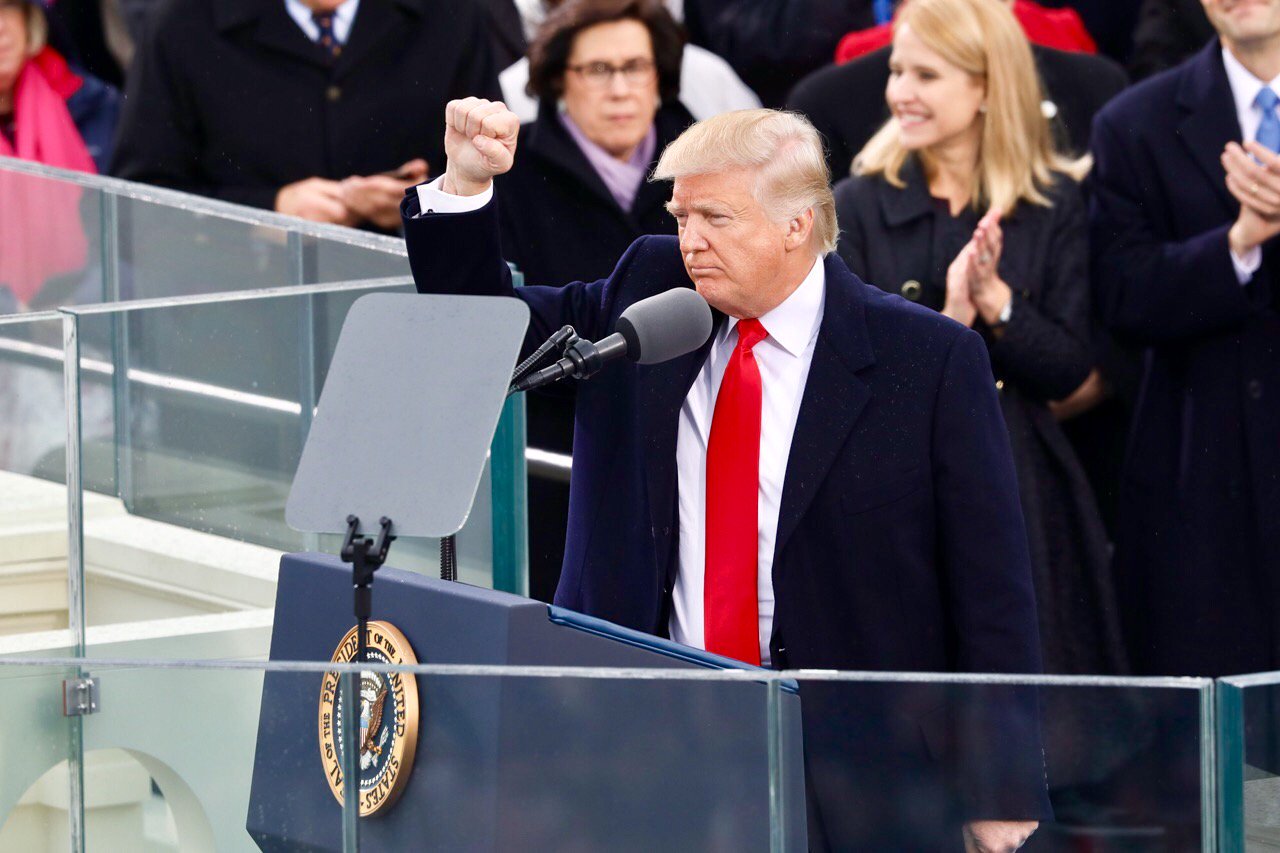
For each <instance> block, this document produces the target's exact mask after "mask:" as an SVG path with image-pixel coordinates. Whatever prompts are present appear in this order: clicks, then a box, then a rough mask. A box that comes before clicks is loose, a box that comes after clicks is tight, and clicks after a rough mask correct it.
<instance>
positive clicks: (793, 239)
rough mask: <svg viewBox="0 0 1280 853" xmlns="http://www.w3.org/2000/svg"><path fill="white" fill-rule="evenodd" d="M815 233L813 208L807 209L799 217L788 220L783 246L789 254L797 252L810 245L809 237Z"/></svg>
mask: <svg viewBox="0 0 1280 853" xmlns="http://www.w3.org/2000/svg"><path fill="white" fill-rule="evenodd" d="M812 233H813V208H811V207H810V208H806V209H805V210H804V212H802V213H801V214H800V215H799V216H793V217H792V218H791V219H789V220H787V233H786V236H785V237H784V238H783V245H785V246H786V249H787V251H788V252H791V251H795V250H796V249H799V248H802V247H804V246H807V245H808V244H809V236H810V235H811V234H812Z"/></svg>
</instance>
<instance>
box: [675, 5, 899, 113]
mask: <svg viewBox="0 0 1280 853" xmlns="http://www.w3.org/2000/svg"><path fill="white" fill-rule="evenodd" d="M682 2H683V6H684V25H685V27H687V28H688V31H689V40H690V41H692V42H693V43H694V44H696V45H699V46H701V47H705V48H707V49H708V50H710V51H713V52H714V53H716V54H717V55H719V56H721V57H723V58H724V59H726V60H728V62H729V64H730V65H731V66H733V70H734V71H736V72H737V73H738V76H739V77H741V78H742V80H743V82H745V83H746V84H747V85H748V86H750V87H751V88H752V90H753V91H754V92H755V93H756V95H758V96H759V98H760V101H761V103H763V104H764V105H765V106H766V107H780V106H782V105H783V104H784V103H786V100H787V94H788V93H789V92H790V91H791V87H792V86H794V85H795V84H796V81H798V80H800V79H801V78H802V77H804V76H805V75H806V74H809V73H810V72H812V71H816V70H817V69H819V68H822V67H823V66H824V65H828V64H830V62H831V58H832V57H833V56H834V55H835V50H836V44H837V43H838V42H839V41H840V38H841V36H843V35H844V34H845V33H847V32H849V31H850V30H855V29H861V28H863V27H870V26H872V25H873V24H876V23H880V22H881V21H880V20H879V19H878V18H877V14H876V6H877V5H881V4H879V3H877V2H876V0H682ZM882 5H884V6H885V7H886V8H891V4H888V3H884V4H882Z"/></svg>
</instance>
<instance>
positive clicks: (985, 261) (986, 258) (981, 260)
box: [978, 252, 991, 264]
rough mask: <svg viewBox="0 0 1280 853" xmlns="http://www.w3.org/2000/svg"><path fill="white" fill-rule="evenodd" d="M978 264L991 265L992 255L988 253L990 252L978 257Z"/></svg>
mask: <svg viewBox="0 0 1280 853" xmlns="http://www.w3.org/2000/svg"><path fill="white" fill-rule="evenodd" d="M978 263H980V264H989V263H991V255H990V253H988V252H983V253H982V254H981V255H978Z"/></svg>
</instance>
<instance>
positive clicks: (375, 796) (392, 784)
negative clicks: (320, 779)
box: [320, 622, 418, 817]
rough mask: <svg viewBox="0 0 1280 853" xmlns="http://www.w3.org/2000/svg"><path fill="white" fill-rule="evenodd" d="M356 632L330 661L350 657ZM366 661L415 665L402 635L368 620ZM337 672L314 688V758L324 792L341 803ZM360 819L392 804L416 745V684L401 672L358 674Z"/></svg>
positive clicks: (340, 702) (405, 781) (406, 775)
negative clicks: (317, 726)
mask: <svg viewBox="0 0 1280 853" xmlns="http://www.w3.org/2000/svg"><path fill="white" fill-rule="evenodd" d="M357 630H358V629H357V628H352V629H351V630H350V631H348V632H347V634H346V636H345V637H343V638H342V642H341V643H339V644H338V648H337V649H335V650H334V652H333V658H332V660H333V661H334V662H335V663H349V662H350V661H352V660H354V659H355V657H356V650H357V648H358V645H359V639H358V638H357V637H356V632H357ZM368 650H369V661H370V662H372V663H396V664H415V663H417V662H418V659H417V658H416V657H415V656H414V654H413V649H412V648H411V647H410V646H409V641H408V640H406V639H405V636H404V634H401V633H400V632H399V631H398V630H396V628H395V626H394V625H390V624H388V623H386V622H370V623H369V631H368ZM340 683H341V679H340V678H339V675H338V673H336V672H326V673H325V675H324V681H323V682H322V684H321V686H320V760H321V761H322V762H323V763H324V772H325V777H326V778H327V779H328V780H329V790H331V791H333V795H334V796H335V797H337V799H338V802H339V803H341V802H342V799H343V787H344V786H343V778H342V757H341V756H342V744H343V728H342V719H343V714H344V713H345V709H344V708H343V704H344V702H343V698H344V697H343V695H342V693H341V692H340V691H339V689H338V687H339V684H340ZM359 714H360V725H359V728H358V730H357V731H358V732H359V734H358V739H357V742H358V743H359V746H360V816H361V817H368V816H369V815H373V814H378V813H379V812H382V811H385V810H387V809H389V808H390V807H391V805H392V804H393V803H395V801H396V799H397V798H398V797H399V796H400V794H401V792H402V791H403V790H404V787H405V785H406V784H408V782H409V774H410V772H412V770H413V756H414V753H415V752H416V751H417V747H418V682H417V679H416V678H414V676H413V674H412V673H407V672H392V673H383V672H361V673H360V710H359Z"/></svg>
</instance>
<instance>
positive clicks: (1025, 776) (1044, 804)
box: [932, 330, 1052, 820]
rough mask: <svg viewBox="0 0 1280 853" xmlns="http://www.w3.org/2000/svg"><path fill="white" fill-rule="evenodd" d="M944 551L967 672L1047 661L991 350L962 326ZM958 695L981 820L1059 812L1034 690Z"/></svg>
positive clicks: (944, 391)
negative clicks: (1052, 799)
mask: <svg viewBox="0 0 1280 853" xmlns="http://www.w3.org/2000/svg"><path fill="white" fill-rule="evenodd" d="M932 455H933V466H934V490H935V495H936V512H937V517H938V537H939V542H938V553H939V560H940V563H941V566H942V575H943V583H944V590H945V594H946V596H947V600H948V602H949V611H950V614H951V622H952V624H953V630H954V632H955V637H956V642H957V647H958V651H957V660H956V662H955V669H957V670H958V671H960V672H980V673H1029V674H1036V673H1039V672H1040V670H1041V662H1040V637H1039V629H1038V627H1037V619H1036V603H1035V593H1034V590H1033V588H1032V580H1031V557H1030V554H1029V552H1028V549H1027V536H1026V531H1025V528H1024V522H1023V518H1022V509H1021V507H1020V505H1019V502H1018V483H1017V478H1016V477H1015V475H1014V469H1013V455H1012V451H1011V450H1010V447H1009V438H1008V433H1007V431H1006V429H1005V425H1004V420H1003V417H1002V416H1001V414H1000V405H999V401H998V400H997V399H996V392H995V388H994V387H993V386H992V383H991V368H990V365H989V364H988V361H987V349H986V346H985V345H984V344H983V342H982V339H981V338H980V337H979V336H978V334H977V333H976V332H973V331H970V330H965V331H963V332H961V333H959V334H958V335H957V336H956V338H955V341H954V342H953V344H952V346H951V351H950V353H949V355H948V357H947V363H946V366H945V368H944V372H943V376H942V379H941V383H940V386H939V389H938V396H937V400H936V403H935V405H934V430H933V454H932ZM953 700H954V701H952V702H949V703H948V706H949V708H950V711H951V717H952V723H953V728H954V742H955V744H956V754H955V756H954V757H953V761H954V765H953V767H952V772H953V773H954V774H955V784H956V786H957V789H958V791H959V792H960V795H961V799H962V802H963V806H964V810H965V816H966V819H969V820H1044V819H1047V818H1048V817H1050V816H1051V814H1052V809H1051V807H1050V806H1049V801H1048V793H1047V788H1046V783H1045V770H1044V751H1043V746H1042V743H1041V738H1040V730H1039V721H1038V697H1037V695H1036V690H1035V688H1033V687H1029V686H1023V685H1004V684H981V685H980V684H966V685H963V686H960V687H957V688H956V689H955V691H954V693H953Z"/></svg>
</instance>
